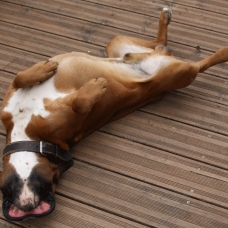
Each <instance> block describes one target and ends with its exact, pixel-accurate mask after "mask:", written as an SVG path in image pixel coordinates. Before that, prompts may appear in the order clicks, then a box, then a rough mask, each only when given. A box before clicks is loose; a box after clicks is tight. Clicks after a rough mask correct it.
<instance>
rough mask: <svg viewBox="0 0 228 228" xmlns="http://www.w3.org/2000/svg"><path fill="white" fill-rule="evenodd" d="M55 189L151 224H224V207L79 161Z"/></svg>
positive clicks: (225, 217)
mask: <svg viewBox="0 0 228 228" xmlns="http://www.w3.org/2000/svg"><path fill="white" fill-rule="evenodd" d="M74 167H77V168H72V169H71V170H69V171H68V172H67V173H65V174H64V177H63V179H61V181H60V183H59V186H58V191H59V192H63V193H65V194H66V192H67V195H68V196H70V197H72V198H73V199H78V200H82V201H85V202H87V203H88V204H92V205H94V206H97V207H99V208H100V207H102V208H103V209H104V210H106V211H112V212H113V213H115V214H119V215H122V216H124V217H127V218H129V219H134V220H136V221H138V222H141V223H143V224H145V225H146V224H147V225H148V226H152V227H153V226H155V227H191V228H192V227H213V228H214V227H224V228H225V227H227V225H228V220H227V216H228V214H227V210H225V209H223V208H219V207H216V206H214V205H211V204H207V203H204V202H200V201H198V200H195V199H193V198H191V197H188V196H183V195H179V194H177V193H174V192H170V191H167V190H164V189H160V188H158V187H156V186H152V185H149V184H146V183H142V182H139V181H136V180H133V179H131V178H127V177H124V176H121V175H119V174H115V173H112V172H109V171H105V170H102V169H100V168H97V167H93V166H90V165H87V164H84V163H81V162H76V163H75V166H74Z"/></svg>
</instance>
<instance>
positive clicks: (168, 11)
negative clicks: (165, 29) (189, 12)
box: [162, 7, 173, 25]
mask: <svg viewBox="0 0 228 228" xmlns="http://www.w3.org/2000/svg"><path fill="white" fill-rule="evenodd" d="M172 15H173V14H172V10H171V9H170V8H169V7H164V8H163V10H162V16H163V17H164V20H165V23H166V24H167V25H168V24H169V23H170V22H171V19H172Z"/></svg>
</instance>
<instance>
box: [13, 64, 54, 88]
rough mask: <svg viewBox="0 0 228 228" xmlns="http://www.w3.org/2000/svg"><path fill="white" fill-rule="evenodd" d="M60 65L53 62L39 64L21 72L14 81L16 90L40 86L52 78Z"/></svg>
mask: <svg viewBox="0 0 228 228" xmlns="http://www.w3.org/2000/svg"><path fill="white" fill-rule="evenodd" d="M57 66H58V63H57V62H53V61H42V62H39V63H37V64H35V65H33V66H32V67H30V68H29V69H27V70H24V71H20V72H19V73H18V74H17V76H16V77H15V79H14V81H13V86H14V87H15V88H27V87H29V86H32V85H36V84H39V83H40V82H42V81H45V80H47V79H48V78H50V77H52V76H53V75H54V74H55V72H56V69H57Z"/></svg>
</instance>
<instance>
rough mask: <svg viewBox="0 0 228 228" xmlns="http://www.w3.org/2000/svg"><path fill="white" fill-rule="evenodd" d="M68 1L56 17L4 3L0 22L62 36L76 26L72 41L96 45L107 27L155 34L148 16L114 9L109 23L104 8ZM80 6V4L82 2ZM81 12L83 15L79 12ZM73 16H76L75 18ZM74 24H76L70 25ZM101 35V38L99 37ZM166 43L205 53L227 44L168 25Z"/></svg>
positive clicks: (214, 36) (199, 31) (154, 25)
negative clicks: (81, 40)
mask: <svg viewBox="0 0 228 228" xmlns="http://www.w3.org/2000/svg"><path fill="white" fill-rule="evenodd" d="M69 2H70V3H71V4H70V6H68V8H67V10H65V13H68V14H67V17H65V16H62V15H61V16H60V15H58V17H56V14H53V13H51V12H45V13H44V12H43V11H38V10H36V9H32V8H27V7H25V6H18V5H13V4H10V3H6V2H4V3H3V4H2V7H1V8H2V12H1V19H2V20H3V21H8V22H11V23H16V24H20V25H24V26H25V25H26V26H28V27H38V29H39V30H40V29H42V30H45V31H49V32H52V31H53V29H56V30H57V27H56V26H58V27H59V28H60V27H62V28H61V30H62V32H63V33H65V35H67V33H66V31H67V29H69V28H71V30H74V27H75V25H76V24H77V27H78V29H80V30H81V32H82V33H81V34H78V33H76V37H75V38H77V39H80V38H82V39H84V40H85V41H87V42H92V43H93V42H95V41H96V40H97V38H98V37H99V41H104V40H103V37H106V34H107V35H108V36H110V35H112V34H113V33H112V32H111V31H110V32H109V30H110V28H109V26H113V27H115V28H121V29H125V30H130V31H132V32H135V33H139V34H145V35H148V36H150V35H151V34H154V35H156V34H157V24H158V20H157V19H156V22H155V23H150V22H147V21H150V19H151V17H148V18H147V16H145V15H140V14H135V13H131V12H126V11H125V13H123V11H120V10H117V9H113V11H114V15H117V16H116V19H115V20H110V14H109V13H107V12H109V11H108V10H107V8H106V7H100V6H99V5H96V4H95V5H93V7H96V9H92V11H91V12H90V11H89V10H90V7H89V5H88V3H86V4H85V3H84V9H83V10H82V9H81V8H80V7H78V4H77V3H75V4H74V5H72V1H69ZM57 3H58V2H56V4H57ZM60 3H61V2H60ZM80 3H81V4H82V2H80ZM57 6H58V5H57ZM64 6H66V2H64ZM46 7H48V5H46V6H44V8H45V10H47V8H46ZM52 8H53V7H51V8H49V10H52ZM61 8H63V7H62V5H60V6H59V7H58V9H61ZM69 8H71V10H69ZM12 10H13V13H12ZM77 10H78V11H77ZM82 11H83V14H82V13H81V12H82ZM115 11H117V12H115ZM10 12H11V15H10ZM53 12H55V11H53ZM159 14H160V9H159V10H157V15H159ZM39 15H40V16H39ZM41 15H42V17H41ZM75 15H76V16H77V17H75ZM101 15H102V17H101ZM17 17H20V18H21V20H20V21H18V20H15V19H16V18H17ZM38 18H39V19H38ZM76 18H79V19H80V23H79V22H76V21H75V20H77V19H76ZM46 20H48V21H49V23H48V26H47V24H46V23H44V22H45V21H46ZM82 20H83V21H82ZM84 20H87V21H89V22H90V23H91V22H92V23H96V24H94V26H96V29H95V28H94V26H92V27H90V28H89V29H88V28H85V26H86V27H87V25H88V22H86V21H84ZM73 21H75V22H74V23H73ZM34 23H36V26H35V25H34ZM70 24H73V25H70ZM225 24H226V22H225ZM103 27H105V28H106V29H103V31H101V29H102V28H103ZM107 28H109V29H107ZM112 31H115V30H114V28H112ZM71 33H72V32H71ZM98 33H99V34H98ZM110 33H111V34H110ZM101 34H102V35H103V36H100V35H101ZM116 34H118V33H115V34H114V35H116ZM74 36H75V33H74ZM169 40H171V41H173V42H180V43H182V44H186V45H187V46H189V45H191V46H192V47H196V46H200V47H201V48H203V49H207V50H217V49H218V48H221V47H222V46H226V45H227V39H226V35H225V34H220V35H219V37H218V34H217V32H213V31H210V30H208V31H207V32H206V33H205V31H204V30H202V29H198V28H196V27H195V28H194V29H193V28H192V27H189V28H187V27H186V25H182V24H180V23H171V24H170V26H169ZM102 44H104V42H102Z"/></svg>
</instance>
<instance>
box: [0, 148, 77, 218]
mask: <svg viewBox="0 0 228 228" xmlns="http://www.w3.org/2000/svg"><path fill="white" fill-rule="evenodd" d="M56 161H57V159H56V158H52V157H49V156H43V155H42V154H39V153H34V152H26V151H21V152H16V153H12V154H9V155H7V156H5V157H4V163H3V165H4V168H3V171H2V172H1V173H0V188H1V191H2V193H3V204H2V206H3V213H4V216H5V217H6V218H7V219H8V220H14V221H19V220H23V219H25V218H27V217H41V216H46V215H48V214H50V213H51V212H52V211H53V210H54V208H55V198H54V192H55V188H56V184H57V182H58V179H59V176H60V174H61V172H62V171H65V169H67V168H69V167H64V164H65V163H64V162H63V163H61V162H56ZM58 161H59V159H58ZM72 162H73V161H71V164H70V166H71V165H72Z"/></svg>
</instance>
